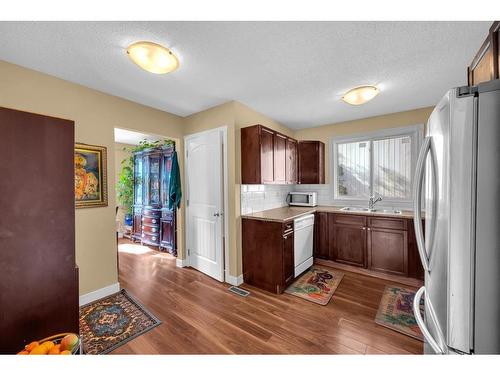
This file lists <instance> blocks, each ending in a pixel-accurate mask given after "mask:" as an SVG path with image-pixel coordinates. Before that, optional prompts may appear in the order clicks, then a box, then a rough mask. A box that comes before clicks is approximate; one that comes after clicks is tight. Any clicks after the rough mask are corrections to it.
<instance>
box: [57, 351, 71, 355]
mask: <svg viewBox="0 0 500 375" xmlns="http://www.w3.org/2000/svg"><path fill="white" fill-rule="evenodd" d="M59 354H63V355H68V354H69V355H71V352H70V351H69V350H63V351H62V352H61V353H59Z"/></svg>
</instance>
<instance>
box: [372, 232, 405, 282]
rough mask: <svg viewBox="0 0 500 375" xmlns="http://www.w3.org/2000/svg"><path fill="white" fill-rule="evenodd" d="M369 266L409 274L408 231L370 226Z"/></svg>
mask: <svg viewBox="0 0 500 375" xmlns="http://www.w3.org/2000/svg"><path fill="white" fill-rule="evenodd" d="M367 240H368V268H369V269H371V270H373V271H382V272H389V273H393V274H397V275H402V276H406V275H408V232H407V231H403V230H392V229H379V228H368V238H367Z"/></svg>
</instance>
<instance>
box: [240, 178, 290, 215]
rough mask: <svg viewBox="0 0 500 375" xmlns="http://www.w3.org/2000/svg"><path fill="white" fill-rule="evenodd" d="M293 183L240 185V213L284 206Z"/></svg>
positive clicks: (250, 212)
mask: <svg viewBox="0 0 500 375" xmlns="http://www.w3.org/2000/svg"><path fill="white" fill-rule="evenodd" d="M293 189H294V185H241V214H242V215H247V214H252V213H254V212H259V211H265V210H270V209H272V208H279V207H285V206H286V205H287V204H286V196H287V195H288V193H289V192H291V191H292V190H293Z"/></svg>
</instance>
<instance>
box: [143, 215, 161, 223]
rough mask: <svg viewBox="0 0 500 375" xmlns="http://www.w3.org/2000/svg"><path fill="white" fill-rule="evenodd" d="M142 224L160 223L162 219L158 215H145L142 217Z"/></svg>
mask: <svg viewBox="0 0 500 375" xmlns="http://www.w3.org/2000/svg"><path fill="white" fill-rule="evenodd" d="M142 224H153V225H159V224H160V219H159V218H157V217H150V216H143V217H142Z"/></svg>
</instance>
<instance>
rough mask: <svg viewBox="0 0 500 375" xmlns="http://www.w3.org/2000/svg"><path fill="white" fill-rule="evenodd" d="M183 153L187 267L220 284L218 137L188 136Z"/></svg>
mask: <svg viewBox="0 0 500 375" xmlns="http://www.w3.org/2000/svg"><path fill="white" fill-rule="evenodd" d="M185 149H186V177H187V178H186V187H187V189H186V190H187V197H186V198H187V201H188V204H187V214H186V220H187V225H186V226H187V228H186V229H187V231H186V237H187V238H186V243H187V249H188V259H189V264H190V265H191V267H193V268H196V269H197V270H199V271H201V272H203V273H205V274H207V275H209V276H211V277H213V278H214V279H217V280H219V281H224V256H223V254H224V252H223V220H224V216H223V193H224V192H223V165H222V163H223V158H222V133H221V131H220V130H213V131H208V132H202V133H198V134H194V135H192V136H189V137H187V138H186V140H185Z"/></svg>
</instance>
